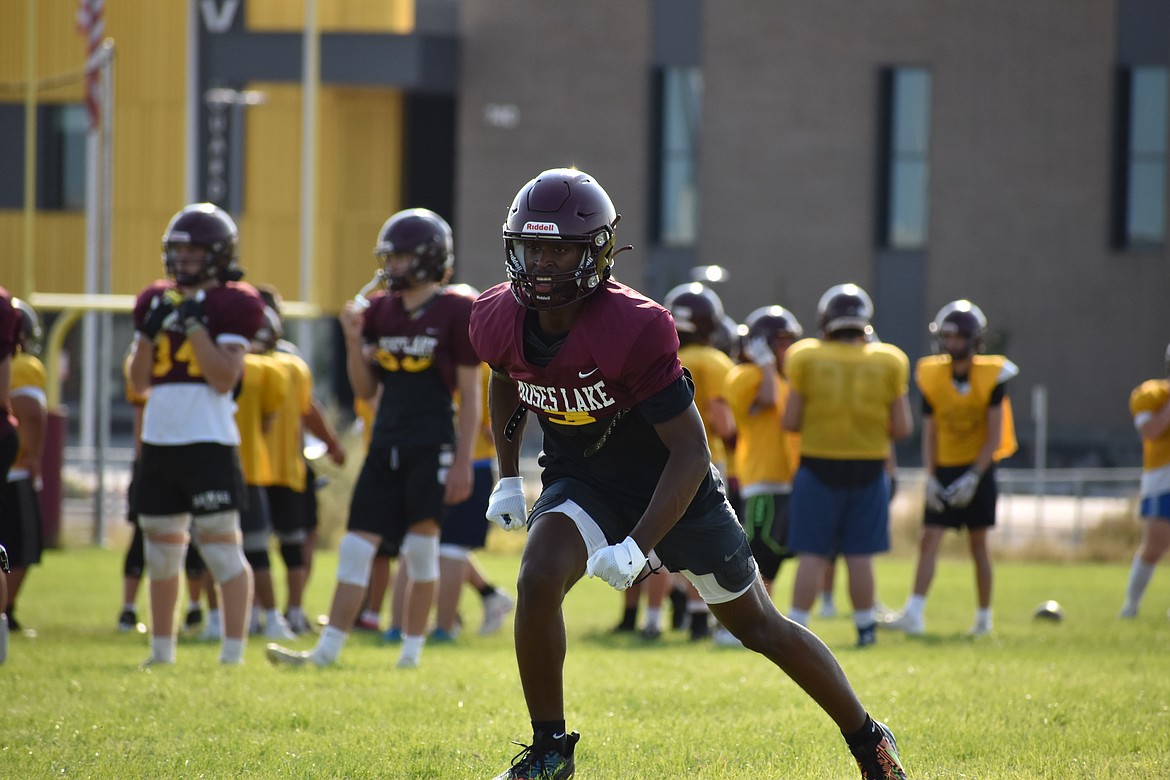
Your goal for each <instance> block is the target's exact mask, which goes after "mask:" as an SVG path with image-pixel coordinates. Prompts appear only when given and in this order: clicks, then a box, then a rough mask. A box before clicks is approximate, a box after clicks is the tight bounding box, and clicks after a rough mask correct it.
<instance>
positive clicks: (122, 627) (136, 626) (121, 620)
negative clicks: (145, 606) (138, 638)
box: [118, 609, 146, 634]
mask: <svg viewBox="0 0 1170 780" xmlns="http://www.w3.org/2000/svg"><path fill="white" fill-rule="evenodd" d="M118 630H119V631H121V632H122V633H126V632H127V631H134V632H136V633H139V634H145V633H146V624H144V623H139V622H138V615H137V614H135V612H134V610H132V609H124V610H122V614H121V615H118Z"/></svg>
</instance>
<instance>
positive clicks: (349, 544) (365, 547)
mask: <svg viewBox="0 0 1170 780" xmlns="http://www.w3.org/2000/svg"><path fill="white" fill-rule="evenodd" d="M377 551H378V548H377V546H375V545H373V544H370V543H369V542H367V541H366V540H365V539H363V538H361V537H360V536H357V535H356V534H350V533H347V534H346V535H345V536H343V537H341V543H340V544H338V545H337V581H338V582H344V583H346V584H347V585H360V586H361V587H363V588H364V587H366V586H368V585H369V584H370V568H371V567H372V566H373V565H374V553H375V552H377Z"/></svg>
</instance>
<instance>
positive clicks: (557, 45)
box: [456, 0, 1170, 465]
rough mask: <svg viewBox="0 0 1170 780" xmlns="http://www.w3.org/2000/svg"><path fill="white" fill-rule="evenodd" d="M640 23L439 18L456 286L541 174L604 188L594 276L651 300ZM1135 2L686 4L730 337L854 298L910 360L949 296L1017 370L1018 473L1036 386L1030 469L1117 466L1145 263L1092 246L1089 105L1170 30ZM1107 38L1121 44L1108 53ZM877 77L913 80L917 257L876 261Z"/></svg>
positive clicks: (1097, 190)
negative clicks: (926, 128)
mask: <svg viewBox="0 0 1170 780" xmlns="http://www.w3.org/2000/svg"><path fill="white" fill-rule="evenodd" d="M654 8H655V6H654V4H653V3H652V2H649V0H640V1H629V2H619V1H618V0H606V1H604V2H595V3H588V4H560V3H556V4H545V3H540V4H538V3H535V2H523V1H522V0H490V1H487V2H477V3H464V4H463V5H462V9H461V45H462V49H461V59H462V61H461V73H460V78H459V82H460V86H459V87H458V89H459V105H460V118H459V131H458V148H459V154H460V159H459V164H458V178H457V183H456V193H457V194H456V198H457V202H458V204H459V208H458V210H457V213H458V214H459V221H458V226H457V231H458V232H457V235H458V236H459V237H460V258H461V272H460V274H461V276H462V277H463V278H464V280H466V281H469V282H471V283H473V284H476V285H477V286H488V285H490V284H491V283H494V282H495V281H498V280H500V279H502V278H503V268H502V255H501V252H500V242H499V225H500V223H501V221H502V218H503V214H504V209H505V207H506V206H507V205H508V203H509V202H510V199H511V197H512V195H513V194H514V193H515V191H516V190H517V189H518V188H519V187H520V186H521V185H522V184H523V183H524V182H525V181H527V179H528V178H529V177H531V176H532V175H533V174H534V173H536V172H538V171H539V170H541V169H542V168H545V167H550V166H553V165H562V164H568V163H576V164H577V165H578V166H579V167H581V168H583V169H585V170H588V171H590V172H591V173H593V174H594V175H596V176H597V177H598V180H599V181H601V182H602V183H603V185H605V186H606V187H607V189H608V190H609V192H610V194H611V195H612V196H613V198H614V201H615V203H616V204H617V206H618V210H619V211H620V212H622V213H623V220H622V223H621V228H620V229H619V237H620V238H621V239H623V240H624V242H629V243H633V244H635V246H636V247H637V251H635V252H630V253H626V254H623V255H622V256H621V258H620V261H619V266H618V273H619V276H620V278H621V279H622V280H623V281H627V282H629V283H631V284H633V285H634V286H636V287H642V288H643V289H645V290H646V291H647V292H650V293H652V294H661V292H663V291H664V289H665V284H666V279H665V277H664V274H663V273H662V272H661V269H655V268H653V267H652V266H650V265H648V261H647V258H654V257H656V256H658V257H660V256H661V252H657V253H656V248H655V247H652V246H650V245H649V243H648V236H649V230H648V224H649V217H650V215H649V214H648V210H649V208H650V204H651V202H652V195H653V182H651V181H649V180H648V179H649V177H648V173H649V171H650V170H651V167H650V163H649V162H648V160H649V157H650V155H651V154H652V152H653V143H652V137H651V135H652V132H653V128H652V126H651V124H650V123H651V121H652V116H653V111H652V108H653V107H652V106H651V105H650V104H649V101H650V99H651V92H652V90H651V85H652V76H653V72H652V65H653V62H652V61H651V57H652V55H651V53H650V51H651V49H652V46H651V43H652V42H653V40H654V30H655V28H654V25H655V15H654V13H653V10H654ZM1159 8H1161V6H1160V5H1159V4H1157V3H1153V4H1151V3H1148V2H1143V1H1142V0H1118V2H1106V1H1105V0H1077V1H1076V2H1070V1H1069V0H1013V2H990V1H989V0H983V1H981V2H957V1H952V2H942V1H940V0H886V1H885V2H882V3H857V2H853V1H852V0H820V1H819V2H798V1H795V0H793V1H789V0H785V1H783V2H781V1H777V2H767V3H761V2H758V0H720V2H718V3H714V2H707V3H703V4H702V30H701V60H702V69H703V74H704V103H703V113H702V116H703V125H702V140H701V159H700V193H701V194H700V203H701V206H700V227H699V241H698V245H697V247H696V251H695V255H696V257H697V261H698V262H701V263H719V264H721V265H723V266H725V267H727V268H728V269H730V271H731V279H730V281H729V282H727V283H725V284H723V285H721V286H720V287H718V288H717V289H718V291H719V293H720V295H721V296H722V298H723V300H724V303H725V305H726V308H727V310H728V312H729V313H730V314H731V315H732V316H733V317H735V318H737V319H742V318H743V317H744V316H745V315H746V314H747V313H748V312H749V311H751V310H752V309H753V308H755V307H757V306H761V305H765V304H769V303H782V304H783V305H785V306H787V307H788V308H790V309H792V310H793V311H794V312H795V313H796V315H797V316H798V317H799V318H800V319H801V321H802V322H803V323H804V325H805V328H806V331H815V325H816V323H815V307H816V303H817V300H818V298H819V297H820V295H821V293H822V292H824V290H825V289H827V288H828V287H829V286H831V285H832V284H835V283H838V282H842V281H855V282H857V283H859V284H861V285H862V286H863V287H866V288H867V289H868V290H869V291H870V292H871V293H872V294H873V295H874V299H875V305H876V307H877V312H878V313H877V323H876V324H877V327H878V331H879V333H880V334H881V335H882V336H883V337H884V338H885V339H886V340H888V341H892V342H894V343H896V344H898V345H899V346H901V347H903V349H905V350H906V351H907V353H909V354H910V356H911V358H912V359H913V358H916V357H918V356H920V355H921V354H923V353H924V352H925V351H926V350H927V348H928V345H927V342H926V324H927V322H929V320H930V319H931V318H933V316H934V314H935V312H936V311H937V310H938V309H939V308H940V307H941V306H942V305H943V304H944V303H946V302H947V301H949V300H952V299H954V298H959V297H967V298H971V299H972V300H974V301H975V302H976V303H978V304H979V305H980V306H981V307H982V308H983V309H984V311H985V312H986V313H987V315H988V317H989V319H990V321H991V329H992V331H993V334H992V335H993V340H995V341H996V342H999V343H1002V344H1003V345H1004V347H1005V351H1006V352H1007V354H1008V355H1009V356H1010V357H1011V358H1012V359H1013V360H1015V361H1016V362H1017V363H1018V364H1019V365H1020V367H1021V369H1022V372H1021V375H1020V377H1019V378H1018V379H1017V380H1016V381H1015V382H1013V388H1012V395H1013V398H1014V402H1015V409H1016V417H1017V427H1018V428H1019V431H1020V435H1021V439H1022V441H1023V443H1024V450H1023V451H1022V453H1021V455H1020V456H1019V458H1018V460H1019V461H1021V462H1023V463H1025V464H1026V463H1027V462H1030V458H1031V455H1030V453H1029V451H1028V445H1029V443H1030V441H1031V403H1030V394H1031V391H1032V388H1033V387H1034V386H1036V385H1043V386H1045V387H1046V388H1047V389H1048V393H1049V419H1050V424H1051V429H1050V434H1049V437H1050V444H1051V452H1050V458H1049V460H1050V463H1051V464H1053V465H1064V464H1071V463H1079V464H1086V463H1087V464H1093V463H1098V462H1100V463H1105V464H1110V463H1127V464H1132V463H1134V462H1136V460H1137V458H1138V457H1139V444H1138V440H1137V437H1136V434H1135V433H1134V432H1133V428H1132V423H1131V421H1130V418H1129V414H1128V408H1127V399H1128V395H1129V392H1130V390H1131V389H1132V388H1133V387H1134V386H1135V385H1136V384H1137V383H1138V382H1140V381H1142V380H1143V379H1146V378H1149V377H1154V376H1160V375H1162V374H1163V373H1164V366H1163V361H1162V354H1163V351H1164V349H1165V347H1166V342H1167V339H1170V307H1167V306H1166V305H1165V301H1166V299H1167V297H1168V295H1167V293H1168V292H1170V291H1168V289H1167V288H1168V283H1167V282H1168V278H1167V260H1168V258H1167V250H1166V248H1165V247H1162V248H1160V249H1157V250H1153V251H1142V252H1131V251H1118V250H1115V249H1113V248H1112V247H1111V244H1110V218H1111V210H1112V208H1113V202H1112V198H1113V193H1112V182H1113V176H1114V170H1113V165H1114V163H1113V155H1114V148H1115V143H1116V138H1115V133H1116V128H1115V112H1116V101H1117V95H1116V94H1115V91H1116V72H1117V68H1118V66H1119V64H1121V63H1122V62H1134V61H1139V62H1140V61H1142V58H1143V57H1150V56H1154V57H1157V56H1161V57H1165V56H1166V46H1165V45H1164V41H1165V40H1167V39H1168V36H1170V29H1166V28H1165V23H1166V21H1167V15H1166V14H1165V13H1161V12H1159V11H1158V9H1159ZM1135 14H1139V15H1140V14H1147V15H1148V16H1149V19H1152V20H1153V21H1154V22H1156V24H1155V26H1154V28H1153V29H1152V30H1149V29H1147V28H1149V27H1150V24H1149V22H1148V21H1146V20H1144V19H1138V20H1137V21H1136V22H1135V20H1134V15H1135ZM659 24H660V23H659ZM1143 31H1145V33H1144V36H1143ZM1123 32H1124V35H1122V33H1123ZM1119 38H1123V39H1124V40H1126V41H1129V43H1126V44H1124V45H1123V46H1122V47H1121V48H1122V51H1119ZM1143 40H1144V41H1145V43H1143ZM1151 40H1161V41H1163V45H1162V46H1156V45H1154V46H1151V45H1149V41H1151ZM1150 52H1153V53H1152V54H1151V53H1150ZM1159 64H1165V63H1164V61H1163V62H1161V63H1159ZM896 65H914V66H921V67H925V68H928V69H929V70H930V72H931V74H932V87H931V93H932V94H931V124H930V133H931V136H930V142H931V149H930V185H929V209H930V221H929V238H928V242H927V247H926V249H925V251H924V252H920V253H891V252H889V251H885V250H881V249H880V248H879V247H878V246H877V242H876V235H877V229H876V227H877V226H876V222H875V220H876V216H875V215H876V211H877V193H878V190H879V182H878V177H879V159H880V154H879V148H878V145H879V140H878V139H879V131H880V122H881V106H880V90H879V83H880V74H881V72H882V69H883V68H886V67H890V66H896ZM490 106H514V107H515V113H514V114H512V115H511V116H513V118H514V119H515V120H516V121H515V124H514V126H501V125H500V124H499V123H497V124H492V123H491V122H490V121H488V120H487V119H486V117H487V116H488V115H489V114H490V113H491V112H490V111H489V107H490ZM497 119H498V117H497ZM505 124H506V123H505ZM481 237H482V238H481ZM469 252H470V253H472V254H471V257H472V259H473V263H468V259H469ZM656 271H657V272H656Z"/></svg>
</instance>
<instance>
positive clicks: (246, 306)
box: [128, 203, 264, 665]
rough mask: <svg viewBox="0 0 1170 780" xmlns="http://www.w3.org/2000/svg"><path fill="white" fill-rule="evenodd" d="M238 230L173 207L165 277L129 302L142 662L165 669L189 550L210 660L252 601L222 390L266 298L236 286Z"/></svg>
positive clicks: (233, 659) (201, 207)
mask: <svg viewBox="0 0 1170 780" xmlns="http://www.w3.org/2000/svg"><path fill="white" fill-rule="evenodd" d="M238 244H239V231H238V230H237V228H236V223H235V222H234V221H233V220H232V218H231V217H230V216H228V214H227V212H225V211H223V210H222V209H220V208H219V207H218V206H215V205H213V204H211V203H197V204H193V205H190V206H187V207H185V208H183V209H182V210H180V211H179V212H178V213H177V214H176V215H175V216H174V217H173V218H172V219H171V222H170V224H169V225H167V229H166V232H165V233H163V263H164V264H165V267H166V272H167V277H168V279H167V280H166V281H157V282H154V283H153V284H151V285H149V286H148V287H147V288H146V289H144V290H143V291H142V292H141V293H139V294H138V300H137V301H136V302H135V304H134V329H135V330H136V331H137V336H136V338H135V341H134V346H133V351H132V354H131V357H130V367H129V369H128V373H129V377H130V382H131V384H132V386H133V389H134V391H135V392H136V393H137V394H139V395H147V393H149V395H148V396H147V400H146V408H145V410H144V412H143V420H142V453H141V455H140V456H139V461H138V465H139V471H138V474H137V478H136V480H135V489H136V490H137V496H136V503H135V505H136V506H137V509H138V517H139V523H140V524H141V526H142V531H143V533H144V535H145V557H146V571H147V575H148V576H149V577H150V614H151V626H150V658H149V659H147V661H146V665H152V664H173V663H174V662H175V640H176V630H175V604H176V602H177V600H178V598H179V570H180V569H181V568H182V566H183V559H184V557H185V555H186V552H187V545H188V543H189V542H190V537H189V535H188V533H189V531H191V530H192V529H193V530H194V538H195V543H196V544H197V545H198V546H199V551H200V553H201V555H202V557H203V560H204V561H205V563H206V565H207V568H208V570H209V571H210V572H211V575H212V577H213V578H214V579H215V581H216V583H217V584H218V585H219V588H220V592H221V595H222V602H223V613H224V626H223V643H222V645H221V650H220V662H221V663H224V664H240V663H243V660H244V641H245V633H246V631H247V627H248V626H247V620H248V613H249V611H250V609H251V604H252V569H251V567H250V566H249V565H248V561H247V560H246V559H245V558H244V549H243V540H242V537H241V535H240V500H241V496H242V495H243V479H242V477H241V475H240V469H239V465H238V464H237V461H236V447H237V446H238V445H239V443H240V433H239V430H238V429H237V428H236V422H235V417H234V403H233V401H232V391H233V389H234V388H235V386H236V384H237V383H238V382H239V381H240V376H241V374H242V372H243V368H244V355H245V354H246V353H247V351H248V347H249V345H250V344H251V341H252V337H253V336H255V334H256V331H257V330H258V329H259V328H260V325H261V323H263V321H264V302H263V301H262V300H261V299H260V296H259V294H258V293H257V292H256V290H255V289H253V288H252V287H251V286H250V285H247V284H244V283H241V282H240V281H239V279H240V278H241V277H242V276H243V273H242V271H240V269H239V267H238V265H237V256H236V252H237V246H238Z"/></svg>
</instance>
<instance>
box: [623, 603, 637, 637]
mask: <svg viewBox="0 0 1170 780" xmlns="http://www.w3.org/2000/svg"><path fill="white" fill-rule="evenodd" d="M637 625H638V608H637V607H626V609H625V611H624V612H622V622H621V623H620V624H619V625H618V628H627V629H629V630H631V631H633V630H634V628H635V627H636V626H637Z"/></svg>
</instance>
